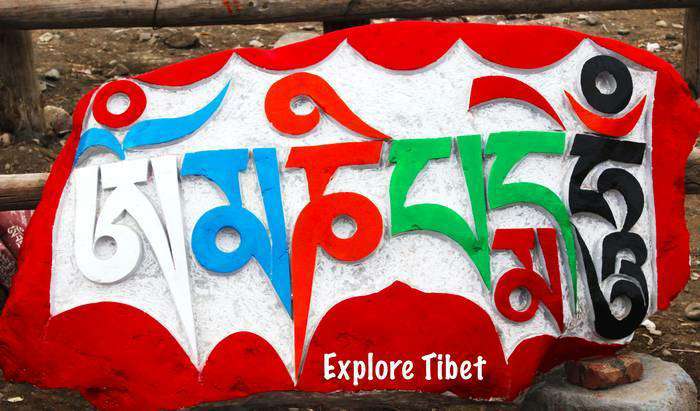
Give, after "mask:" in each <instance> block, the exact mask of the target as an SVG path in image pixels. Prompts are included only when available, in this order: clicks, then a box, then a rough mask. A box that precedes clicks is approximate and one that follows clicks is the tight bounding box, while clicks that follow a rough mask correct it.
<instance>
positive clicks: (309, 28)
mask: <svg viewBox="0 0 700 411" xmlns="http://www.w3.org/2000/svg"><path fill="white" fill-rule="evenodd" d="M299 30H304V31H314V30H316V26H314V25H313V24H305V25H303V26H299Z"/></svg>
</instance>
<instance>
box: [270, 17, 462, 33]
mask: <svg viewBox="0 0 700 411" xmlns="http://www.w3.org/2000/svg"><path fill="white" fill-rule="evenodd" d="M443 21H444V22H445V23H461V22H462V19H461V18H459V17H448V18H446V19H444V20H443ZM283 37H284V36H283Z"/></svg>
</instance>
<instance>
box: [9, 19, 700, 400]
mask: <svg viewBox="0 0 700 411" xmlns="http://www.w3.org/2000/svg"><path fill="white" fill-rule="evenodd" d="M616 87H617V88H616ZM73 120H74V124H73V129H72V133H71V135H70V137H69V138H68V140H67V142H66V145H65V148H64V149H63V152H62V153H61V154H60V156H59V157H58V159H57V160H56V164H55V166H54V168H53V170H52V172H51V175H50V177H49V179H48V182H47V184H46V188H45V190H44V195H43V199H42V201H41V203H40V204H39V207H38V208H37V210H36V213H35V215H34V217H33V220H32V223H31V225H30V227H29V229H28V230H27V232H26V233H25V234H26V235H25V238H24V246H23V247H24V250H23V253H22V254H21V258H20V259H19V270H18V273H17V275H16V277H15V278H14V279H13V288H12V291H11V293H10V297H9V299H8V301H7V305H6V307H5V310H4V311H3V312H2V314H1V315H0V346H1V347H2V349H1V350H0V367H2V369H3V371H4V376H5V377H6V378H7V379H9V380H18V381H23V382H30V383H33V384H36V385H39V386H43V387H69V388H75V389H78V390H80V392H81V393H82V394H83V395H84V396H85V397H86V398H87V399H88V400H89V401H90V402H91V403H93V404H94V405H96V406H97V407H99V408H103V409H177V408H181V407H185V406H189V405H194V404H198V403H203V402H210V401H220V400H228V399H233V398H240V397H246V396H248V395H251V394H255V393H261V392H272V391H290V390H298V391H307V392H325V393H327V392H337V391H341V392H352V391H360V390H361V391H372V390H402V391H415V392H433V393H445V392H450V393H453V394H455V395H458V396H460V397H464V398H473V399H480V400H494V399H495V400H506V401H509V400H513V399H515V398H517V397H518V396H519V395H520V394H521V393H522V392H523V391H524V390H526V389H527V388H528V387H529V386H530V385H531V384H532V382H533V381H534V379H535V377H536V376H537V374H538V373H541V372H544V371H546V370H548V369H550V368H552V367H554V366H556V365H558V364H561V363H563V362H565V361H568V360H573V359H578V358H582V357H590V356H594V355H609V354H612V353H614V352H615V351H617V350H619V349H621V348H622V347H624V345H625V344H626V343H627V342H629V341H630V339H631V338H632V333H633V332H634V330H635V329H636V328H637V327H638V325H639V324H640V323H641V322H642V321H643V320H644V319H645V318H648V317H649V316H650V315H652V314H653V313H654V310H656V309H665V308H667V307H668V306H669V304H670V302H671V300H672V299H673V298H674V297H675V296H676V295H677V294H678V293H679V292H680V291H681V290H682V289H683V287H684V285H685V283H686V281H687V279H688V275H689V272H688V254H689V249H688V233H687V231H686V229H685V227H686V226H685V220H684V208H683V200H684V198H683V196H684V195H683V191H682V185H683V175H684V167H685V163H686V159H687V156H688V153H689V152H690V150H691V147H692V146H693V142H694V140H695V137H696V135H697V133H698V130H700V116H699V115H698V107H697V105H696V104H695V102H694V101H693V100H692V99H691V98H690V96H689V93H688V90H687V87H686V86H685V84H684V82H683V79H682V78H681V77H680V76H679V75H678V73H676V72H675V71H673V69H672V68H671V66H670V65H668V64H667V63H665V62H664V61H662V60H660V59H659V58H657V57H656V56H654V55H652V54H649V53H647V52H645V51H642V50H639V49H638V48H636V47H633V46H629V45H625V44H622V43H619V42H616V41H613V40H609V39H603V38H595V37H590V36H587V35H585V34H581V33H577V32H573V31H567V30H562V29H555V28H551V27H517V26H495V25H494V26H490V25H471V24H439V23H429V22H401V23H396V24H381V25H368V26H363V27H358V28H354V29H350V30H347V31H341V32H336V33H331V34H328V35H325V36H321V37H318V38H315V39H313V40H310V41H306V42H300V43H295V44H293V45H289V46H286V47H283V48H280V49H275V50H255V49H241V50H229V51H223V52H220V53H216V54H212V55H210V56H205V57H202V58H198V59H195V60H190V61H185V62H181V63H178V64H175V65H172V66H168V67H164V68H161V69H159V70H156V71H153V72H150V73H146V74H143V75H140V76H137V77H134V78H129V79H121V80H116V81H112V82H109V83H107V84H105V85H103V86H101V87H98V88H97V89H96V90H95V91H93V92H91V93H89V94H88V95H86V96H85V97H84V98H83V99H82V100H81V101H80V102H79V103H78V106H77V107H76V109H75V114H74V116H73ZM622 358H623V360H619V359H618V360H610V361H620V362H622V364H626V363H625V361H626V360H624V358H625V357H622ZM578 364H579V365H578V366H575V367H574V368H571V367H572V366H570V367H569V368H570V369H571V370H573V371H572V373H573V374H572V375H573V376H574V377H575V378H576V380H577V381H581V384H584V385H587V386H592V387H602V386H606V385H609V384H612V383H614V382H617V381H620V380H633V379H635V378H638V373H637V372H636V371H635V370H636V368H634V365H633V364H631V365H629V364H628V366H627V368H625V371H620V368H619V367H617V368H616V367H615V366H614V365H615V364H614V363H610V362H608V363H605V364H603V365H596V364H597V363H578ZM581 364H585V365H581ZM577 367H579V368H577ZM574 371H575V372H574ZM591 373H592V374H591ZM591 375H592V377H591Z"/></svg>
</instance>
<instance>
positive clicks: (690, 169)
mask: <svg viewBox="0 0 700 411" xmlns="http://www.w3.org/2000/svg"><path fill="white" fill-rule="evenodd" d="M685 192H686V193H688V194H700V147H693V151H691V152H690V155H689V156H688V162H687V163H686V164H685Z"/></svg>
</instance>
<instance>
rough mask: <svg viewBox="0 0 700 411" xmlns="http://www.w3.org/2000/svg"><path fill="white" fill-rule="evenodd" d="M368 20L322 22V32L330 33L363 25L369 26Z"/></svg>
mask: <svg viewBox="0 0 700 411" xmlns="http://www.w3.org/2000/svg"><path fill="white" fill-rule="evenodd" d="M370 23H371V21H370V20H369V19H364V20H333V21H324V22H323V32H324V33H330V32H331V31H336V30H342V29H347V28H350V27H356V26H364V25H365V24H370Z"/></svg>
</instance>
